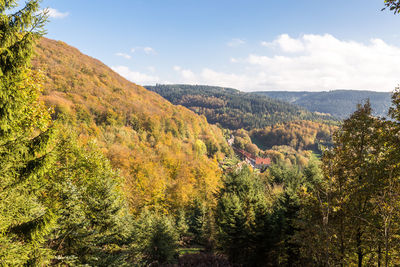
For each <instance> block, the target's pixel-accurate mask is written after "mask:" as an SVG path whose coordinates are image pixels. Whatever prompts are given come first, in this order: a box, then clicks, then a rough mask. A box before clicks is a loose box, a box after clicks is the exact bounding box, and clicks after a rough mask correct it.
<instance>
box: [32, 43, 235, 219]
mask: <svg viewBox="0 0 400 267" xmlns="http://www.w3.org/2000/svg"><path fill="white" fill-rule="evenodd" d="M36 54H37V55H36V56H35V58H34V60H33V66H34V68H35V69H40V70H41V71H42V73H43V74H44V89H43V96H42V99H43V100H44V102H45V103H46V105H48V106H49V107H53V108H54V113H53V118H54V119H55V118H58V119H60V120H61V121H62V122H63V123H64V124H67V125H71V126H73V127H74V128H75V129H76V131H77V132H78V133H79V137H80V139H81V140H82V141H88V140H92V139H95V140H96V142H97V143H98V145H99V146H100V147H101V149H102V150H103V152H104V154H105V155H106V156H107V157H108V158H109V159H110V161H111V163H112V166H113V167H114V168H117V169H119V170H120V171H121V173H122V175H123V176H124V177H125V184H124V189H125V192H126V194H127V196H128V198H129V200H130V204H131V210H132V211H134V212H136V211H140V209H141V208H142V207H144V206H150V207H152V206H153V207H155V206H156V207H161V208H164V209H165V210H170V211H171V210H175V209H178V208H180V207H182V206H183V205H186V204H188V203H189V202H190V201H192V200H193V199H195V198H198V199H210V198H211V196H212V194H213V192H214V190H215V189H216V188H217V187H218V186H219V184H220V178H221V173H220V170H219V167H218V160H221V159H223V158H224V155H225V154H228V153H231V151H230V148H229V146H228V145H227V143H226V141H225V138H224V137H223V135H222V131H221V130H220V129H219V128H217V127H216V126H212V125H210V124H208V123H207V121H206V118H205V117H201V116H198V115H196V114H195V113H194V112H192V111H190V110H188V109H186V108H184V107H182V106H174V105H172V104H171V103H169V102H168V101H166V100H165V99H164V98H162V97H161V96H159V95H158V94H156V93H154V92H150V91H148V90H146V89H145V88H143V87H141V86H138V85H136V84H133V83H131V82H129V81H127V80H125V79H124V78H122V77H121V76H119V75H118V74H117V73H115V72H113V71H112V70H111V69H110V68H109V67H107V66H106V65H104V64H103V63H101V62H100V61H98V60H96V59H93V58H91V57H88V56H86V55H83V54H82V53H80V52H79V51H78V50H77V49H75V48H73V47H71V46H68V45H67V44H65V43H63V42H60V41H54V40H49V39H44V38H43V39H42V40H41V41H40V43H39V44H38V45H37V48H36Z"/></svg>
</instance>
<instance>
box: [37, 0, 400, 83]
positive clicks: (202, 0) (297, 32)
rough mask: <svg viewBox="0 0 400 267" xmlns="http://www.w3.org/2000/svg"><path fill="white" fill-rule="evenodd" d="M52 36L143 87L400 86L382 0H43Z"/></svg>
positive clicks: (390, 20) (396, 47)
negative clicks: (158, 85) (156, 85)
mask: <svg viewBox="0 0 400 267" xmlns="http://www.w3.org/2000/svg"><path fill="white" fill-rule="evenodd" d="M42 5H43V7H48V8H51V12H50V14H51V18H50V22H49V23H48V25H47V31H48V34H47V37H49V38H52V39H57V40H62V41H64V42H66V43H68V44H70V45H72V46H75V47H77V48H78V49H80V50H81V51H82V52H83V53H85V54H87V55H90V56H92V57H95V58H98V59H100V60H101V61H103V62H104V63H105V64H107V65H108V66H110V67H112V68H113V69H114V70H115V71H117V72H119V73H120V74H121V75H123V76H125V77H126V78H128V79H129V80H131V81H133V82H135V83H138V84H141V85H146V84H155V83H191V84H209V85H220V86H229V87H233V88H238V89H241V90H245V91H255V90H297V91H299V90H313V91H321V90H331V89H367V90H379V91H391V90H392V89H393V88H394V87H395V86H396V85H397V84H399V83H400V64H398V62H400V15H398V16H395V15H393V14H392V13H390V12H388V11H384V12H382V11H380V10H381V8H382V7H383V0H335V1H328V0H287V1H280V0H229V1H228V0H113V1H104V0H45V1H43V3H42Z"/></svg>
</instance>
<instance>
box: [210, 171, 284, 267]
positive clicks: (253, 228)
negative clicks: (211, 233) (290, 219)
mask: <svg viewBox="0 0 400 267" xmlns="http://www.w3.org/2000/svg"><path fill="white" fill-rule="evenodd" d="M275 208H276V209H279V208H278V207H275ZM277 214H279V212H277V211H274V210H273V208H272V201H271V199H269V198H268V195H267V194H266V191H265V185H263V184H262V183H261V181H259V180H258V178H257V176H256V175H254V174H253V173H252V172H251V171H250V169H249V168H248V167H243V169H241V170H238V171H234V172H232V173H230V174H229V175H228V176H227V177H226V179H225V181H224V186H223V188H222V189H221V191H220V193H219V196H218V204H217V208H216V215H215V216H216V217H215V221H216V225H217V242H218V246H219V248H220V249H221V250H222V251H223V252H224V253H225V254H226V255H227V256H228V257H229V259H230V260H231V261H232V262H233V263H239V264H245V265H249V266H269V265H274V264H276V258H274V257H271V256H272V255H271V252H272V250H273V248H274V247H275V245H276V244H277V241H278V238H277V236H276V235H277V233H278V235H279V230H278V231H276V229H275V226H276V223H278V222H279V218H276V215H277Z"/></svg>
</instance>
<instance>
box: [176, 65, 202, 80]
mask: <svg viewBox="0 0 400 267" xmlns="http://www.w3.org/2000/svg"><path fill="white" fill-rule="evenodd" d="M173 70H174V71H176V72H177V73H178V74H179V75H180V77H181V82H185V83H196V81H197V77H196V75H195V74H194V73H193V72H192V71H191V70H189V69H182V68H181V67H180V66H174V67H173Z"/></svg>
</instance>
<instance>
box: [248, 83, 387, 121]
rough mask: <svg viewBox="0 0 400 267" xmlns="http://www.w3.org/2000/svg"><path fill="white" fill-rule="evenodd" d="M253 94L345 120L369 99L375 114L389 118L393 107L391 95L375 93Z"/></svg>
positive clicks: (286, 92) (348, 91)
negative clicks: (389, 111)
mask: <svg viewBox="0 0 400 267" xmlns="http://www.w3.org/2000/svg"><path fill="white" fill-rule="evenodd" d="M253 94H256V95H262V96H268V97H271V98H274V99H279V100H282V101H287V102H290V103H293V104H296V105H299V106H301V107H304V108H306V109H307V110H309V111H311V112H321V113H328V114H331V115H332V116H334V117H336V118H339V119H344V118H347V117H348V116H350V114H351V113H353V112H354V111H355V110H356V106H357V104H359V103H361V102H362V101H365V100H366V99H369V100H370V102H371V104H372V109H373V114H374V115H376V116H387V111H388V110H389V107H390V105H391V94H390V93H382V92H373V91H358V90H333V91H329V92H288V91H266V92H254V93H253Z"/></svg>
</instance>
